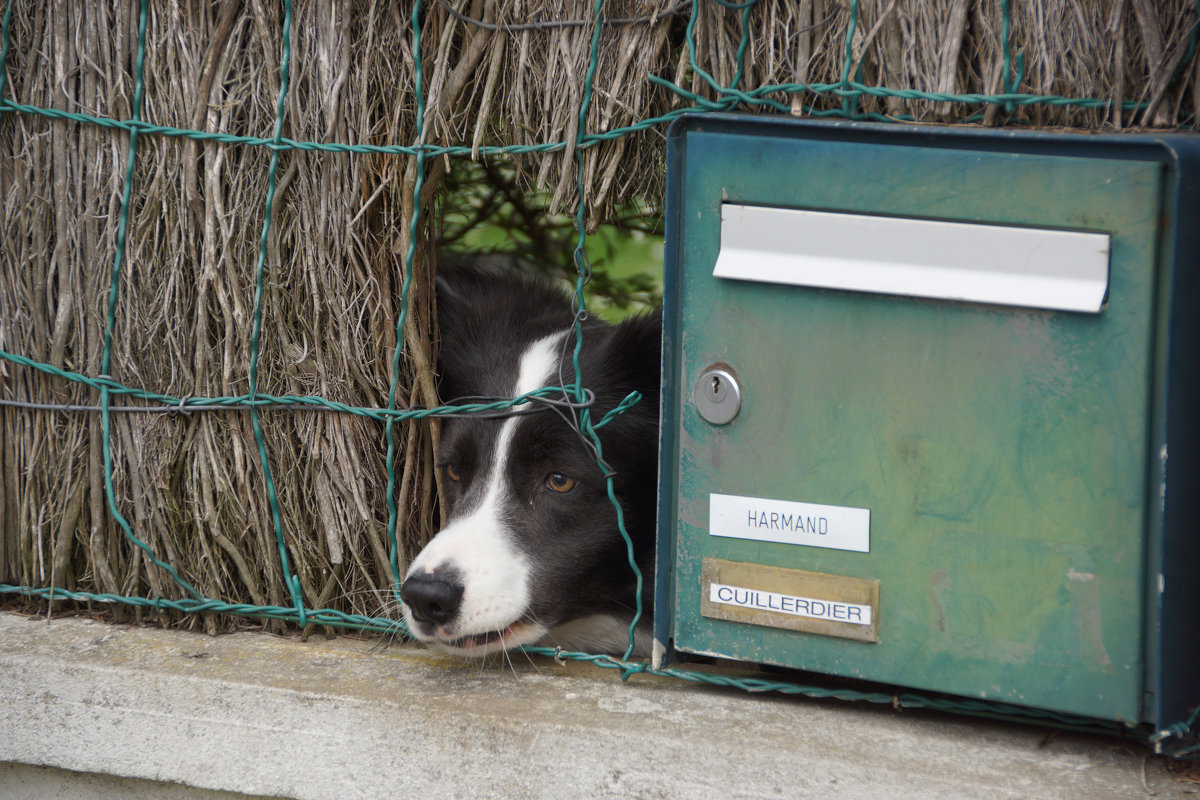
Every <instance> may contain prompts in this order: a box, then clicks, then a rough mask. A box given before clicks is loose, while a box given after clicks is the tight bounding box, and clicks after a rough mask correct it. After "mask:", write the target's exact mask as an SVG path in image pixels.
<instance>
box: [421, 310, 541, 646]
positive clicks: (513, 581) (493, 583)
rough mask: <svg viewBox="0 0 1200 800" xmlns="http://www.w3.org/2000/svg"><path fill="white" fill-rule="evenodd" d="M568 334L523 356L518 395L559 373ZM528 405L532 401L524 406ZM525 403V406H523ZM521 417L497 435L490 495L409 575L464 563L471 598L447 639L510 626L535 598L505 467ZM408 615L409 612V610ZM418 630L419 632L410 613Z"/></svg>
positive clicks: (524, 638)
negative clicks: (511, 518)
mask: <svg viewBox="0 0 1200 800" xmlns="http://www.w3.org/2000/svg"><path fill="white" fill-rule="evenodd" d="M562 337H563V334H562V333H556V334H552V335H550V336H547V337H545V338H543V339H539V340H538V341H536V342H534V343H533V344H532V345H530V346H529V348H528V349H527V350H526V351H525V352H524V353H523V354H522V355H521V363H520V367H519V370H518V374H517V382H516V385H515V386H514V387H513V397H516V396H518V395H522V394H525V393H527V392H531V391H533V390H535V389H540V388H541V387H543V386H545V385H547V384H548V383H549V381H550V380H551V378H552V377H553V376H554V375H555V373H556V372H557V367H558V357H559V343H560V342H561V340H562ZM521 405H525V404H521ZM517 408H520V405H519V406H517ZM519 422H520V418H519V417H512V418H509V419H507V420H505V421H504V423H503V426H502V427H501V429H500V433H499V435H498V436H497V437H496V449H495V451H494V452H493V454H492V459H491V465H490V471H489V473H488V475H487V477H486V479H485V480H486V482H487V483H486V486H487V488H486V490H485V491H484V495H483V499H482V500H481V501H480V503H479V505H477V506H476V507H475V508H474V509H473V510H472V511H471V512H470V513H469V514H467V515H466V516H464V517H461V518H459V519H456V520H454V521H453V522H451V523H450V524H449V525H447V526H446V527H445V528H443V529H442V530H441V531H440V532H439V533H438V534H437V535H436V536H434V537H433V540H432V541H430V543H429V544H428V545H427V546H426V547H425V549H424V550H422V551H421V554H420V555H419V556H417V558H416V560H415V561H413V564H412V566H411V568H410V569H409V571H408V574H409V575H414V574H416V573H417V572H420V571H422V570H423V571H425V572H426V573H433V572H435V571H437V570H438V569H440V568H442V567H445V566H447V565H453V566H454V567H456V568H457V569H458V570H459V572H460V573H461V576H462V583H463V596H462V605H461V606H460V608H459V614H458V616H457V617H456V618H455V620H454V623H453V625H452V629H451V630H447V629H446V628H444V627H442V628H439V629H438V631H437V634H439V635H440V636H441V637H443V638H444V639H447V640H451V639H458V638H461V637H463V636H471V635H476V634H483V633H487V632H489V631H502V630H504V629H505V628H507V627H508V626H509V625H511V624H513V623H514V622H520V621H521V619H520V618H521V615H522V614H523V613H524V612H525V609H526V608H527V607H528V604H529V599H530V598H529V591H530V590H529V576H530V571H531V565H530V563H529V560H528V558H526V556H525V554H524V553H522V552H521V551H520V549H518V548H517V547H516V546H515V545H514V544H513V541H512V534H511V532H510V531H509V530H508V526H507V523H506V520H507V516H508V515H507V514H506V513H505V512H506V507H507V506H508V505H509V504H511V503H512V502H514V500H513V499H512V498H509V497H506V496H505V495H506V487H505V485H504V472H505V467H506V466H507V465H508V459H509V455H510V450H511V447H512V439H513V434H514V433H515V431H516V427H517V424H518V423H519ZM405 615H406V617H407V616H408V610H407V609H405ZM408 622H409V628H410V630H414V631H415V626H414V625H413V620H412V618H411V617H409V618H408ZM545 633H546V627H545V626H544V625H538V624H533V623H528V622H525V624H522V625H520V626H517V627H514V629H513V630H512V632H511V634H510V635H506V636H505V638H504V641H502V642H500V641H497V642H492V643H491V644H488V645H486V646H478V647H474V648H454V649H458V650H461V651H462V652H469V653H470V654H471V655H482V654H484V653H487V652H491V651H498V650H503V649H506V648H509V647H514V646H516V645H519V644H528V643H530V642H533V641H536V640H537V639H540V638H541V637H542V636H543V635H545Z"/></svg>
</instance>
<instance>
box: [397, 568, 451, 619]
mask: <svg viewBox="0 0 1200 800" xmlns="http://www.w3.org/2000/svg"><path fill="white" fill-rule="evenodd" d="M462 596H463V587H462V584H460V583H456V582H455V581H451V580H447V579H446V578H444V577H441V576H438V575H436V574H434V575H422V574H419V573H418V574H416V575H413V576H412V577H410V578H409V579H408V580H406V581H404V583H403V585H401V587H400V599H401V600H403V601H404V602H405V604H406V605H407V606H408V607H409V609H410V610H411V611H412V615H413V617H415V618H416V619H418V620H420V621H421V622H432V623H434V624H435V625H443V624H445V623H447V622H449V621H450V620H452V619H454V615H455V614H457V613H458V607H459V605H460V604H461V603H462Z"/></svg>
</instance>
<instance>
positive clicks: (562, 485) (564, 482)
mask: <svg viewBox="0 0 1200 800" xmlns="http://www.w3.org/2000/svg"><path fill="white" fill-rule="evenodd" d="M577 483H578V481H576V480H575V479H574V478H568V477H567V476H566V475H563V474H562V473H561V472H551V473H550V474H549V475H547V476H546V488H547V489H549V490H550V491H552V492H558V493H559V494H566V493H567V492H569V491H571V490H572V489H574V488H575V486H576V484H577Z"/></svg>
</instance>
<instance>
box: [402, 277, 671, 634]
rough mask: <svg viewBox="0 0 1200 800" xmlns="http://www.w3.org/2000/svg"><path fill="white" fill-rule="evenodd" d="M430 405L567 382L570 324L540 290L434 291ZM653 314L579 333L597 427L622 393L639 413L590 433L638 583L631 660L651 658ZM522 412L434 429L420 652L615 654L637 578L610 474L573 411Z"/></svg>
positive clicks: (408, 588) (481, 287) (501, 285)
mask: <svg viewBox="0 0 1200 800" xmlns="http://www.w3.org/2000/svg"><path fill="white" fill-rule="evenodd" d="M437 316H438V327H439V328H440V330H441V333H442V340H441V346H440V353H439V357H438V373H439V374H438V392H439V395H440V396H441V398H442V402H443V403H447V404H449V405H456V404H467V403H475V402H485V401H487V400H495V399H513V398H517V397H520V396H522V395H525V394H526V393H528V392H531V391H533V390H536V389H540V388H543V387H546V386H566V385H568V384H571V383H573V382H574V380H575V369H574V364H573V352H574V350H575V347H576V335H575V330H574V323H575V311H574V308H573V305H572V303H571V300H570V298H569V297H568V296H567V295H566V294H565V293H563V292H560V291H558V290H557V289H556V288H555V287H553V286H551V285H550V284H548V283H546V282H542V281H535V280H532V279H529V278H520V277H514V276H511V275H510V276H503V275H499V274H496V273H494V272H492V273H487V272H480V271H478V270H469V269H451V270H443V271H442V272H441V273H440V274H439V278H438V282H437ZM661 331H662V314H661V311H656V312H653V313H651V314H646V315H643V316H636V317H633V318H630V319H628V320H627V321H624V322H622V323H620V324H617V325H609V324H607V323H604V322H601V321H598V320H595V319H587V320H586V321H584V322H583V323H582V343H583V344H582V349H581V351H580V353H579V356H578V358H579V368H580V373H581V375H582V382H583V384H584V385H585V386H586V387H588V389H589V390H590V392H591V393H592V394H593V395H594V400H593V402H592V404H591V406H590V409H589V413H590V415H591V420H592V422H593V423H596V422H599V421H600V420H601V419H602V418H603V417H604V415H605V414H606V413H608V412H609V411H610V410H611V409H613V408H614V407H616V406H617V405H618V404H619V403H620V402H621V401H622V400H623V399H625V398H626V396H628V395H629V394H630V393H631V392H635V391H636V392H639V393H640V394H641V400H640V402H638V403H636V404H635V405H634V406H632V407H631V408H630V409H628V410H627V411H625V412H624V413H621V414H619V415H616V416H614V417H613V418H612V419H611V420H610V421H608V422H607V423H606V424H605V425H603V426H602V427H601V428H600V429H599V430H598V431H597V434H598V436H599V439H600V443H601V448H600V449H601V455H602V457H603V460H604V463H605V464H606V465H607V467H608V468H609V472H611V473H612V479H613V484H614V494H615V495H616V498H617V500H618V502H620V504H621V509H622V512H623V516H624V524H625V529H626V531H627V532H628V534H629V537H630V539H631V540H632V545H633V553H634V560H635V562H636V563H637V565H638V567H639V569H640V570H641V573H642V577H643V581H644V584H643V589H642V603H643V617H642V620H641V623H640V624H639V625H638V626H637V628H636V632H635V647H634V651H633V653H634V654H635V655H638V656H645V655H648V654H649V650H650V642H651V635H650V619H651V614H650V611H651V605H650V604H651V598H652V596H653V569H652V568H653V551H654V530H655V498H656V488H657V456H656V453H657V447H658V430H659V383H660V375H659V368H660V363H661V360H660V359H661V356H660V352H661ZM549 399H550V400H556V401H559V405H557V406H552V405H550V404H548V403H545V402H537V401H530V402H526V403H521V404H518V405H515V406H513V407H512V408H511V409H509V410H506V411H504V412H501V414H499V415H496V414H487V415H482V416H481V415H476V414H463V415H462V416H455V417H451V418H448V419H446V420H445V421H444V423H443V426H442V431H441V442H440V444H439V447H438V452H437V468H438V470H439V471H440V477H441V482H442V487H443V494H444V497H445V501H446V503H447V506H448V508H445V509H443V519H444V520H445V521H446V524H445V527H443V528H442V529H441V530H440V531H439V532H438V533H437V534H436V535H435V536H434V537H433V539H432V540H430V542H429V544H428V545H426V546H425V548H424V549H422V551H421V552H420V553H419V554H418V555H417V557H416V558H415V559H414V560H413V562H412V564H411V565H410V566H409V569H408V571H407V573H406V575H405V578H404V581H403V583H402V585H401V599H402V600H403V606H404V619H405V622H406V623H407V625H408V629H409V631H411V632H412V634H413V635H414V636H415V637H416V638H417V639H418V640H419V641H422V642H425V643H428V644H432V645H434V646H436V647H438V648H440V649H442V650H445V651H449V652H451V653H456V654H460V655H465V656H485V655H488V654H491V653H497V652H500V651H503V650H509V649H512V648H515V647H519V646H522V645H531V644H537V645H544V646H556V647H561V648H562V649H564V650H577V651H584V652H589V653H623V652H625V650H626V648H627V646H628V642H629V626H630V624H631V621H632V619H633V616H634V609H635V607H636V593H637V589H636V578H635V576H634V573H633V571H632V569H631V568H630V565H629V555H628V546H627V545H626V542H625V540H624V539H623V538H622V536H621V535H620V531H619V528H618V522H617V513H616V509H615V508H614V506H613V504H612V501H611V500H610V498H609V494H608V486H607V481H606V476H605V471H604V470H602V468H601V466H600V463H599V462H598V460H597V454H596V452H594V450H593V449H591V448H590V447H589V446H588V445H587V444H586V443H585V440H584V438H583V437H582V436H581V434H580V432H579V430H578V427H577V422H576V421H573V420H577V418H578V416H579V414H580V413H581V410H580V409H579V408H577V407H576V408H571V407H569V406H564V405H563V404H562V403H561V401H563V400H564V399H566V398H565V397H564V395H563V394H562V393H561V392H560V393H556V394H555V395H554V396H552V397H550V398H549Z"/></svg>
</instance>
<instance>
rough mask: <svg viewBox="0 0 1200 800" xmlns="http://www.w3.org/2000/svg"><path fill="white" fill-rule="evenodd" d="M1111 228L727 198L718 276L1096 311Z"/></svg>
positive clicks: (1100, 300) (1103, 286) (1105, 279)
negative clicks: (729, 200) (836, 210)
mask: <svg viewBox="0 0 1200 800" xmlns="http://www.w3.org/2000/svg"><path fill="white" fill-rule="evenodd" d="M1111 245H1112V242H1111V236H1109V234H1106V233H1093V232H1085V231H1066V230H1056V229H1048V228H1026V227H1014V226H1009V225H987V224H979V223H973V222H946V221H940V220H927V219H911V218H903V217H882V216H874V215H868V214H845V213H834V212H828V211H809V210H803V209H792V208H771V207H766V206H747V205H738V204H734V203H725V204H723V205H722V207H721V250H720V254H719V255H718V257H717V263H716V266H715V267H714V269H713V275H714V276H715V277H717V278H726V279H733V280H743V281H756V282H762V283H777V284H788V285H793V286H809V287H814V288H822V289H841V290H846V291H858V292H872V293H878V294H891V295H903V296H908V297H924V298H931V299H942V300H953V301H964V302H974V303H991V304H996V305H1006V306H1021V307H1026V308H1041V309H1050V310H1055V311H1074V312H1084V313H1092V314H1096V313H1099V312H1100V310H1101V309H1102V308H1103V306H1104V302H1105V298H1106V295H1107V292H1108V271H1109V270H1108V265H1109V252H1110V250H1111Z"/></svg>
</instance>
